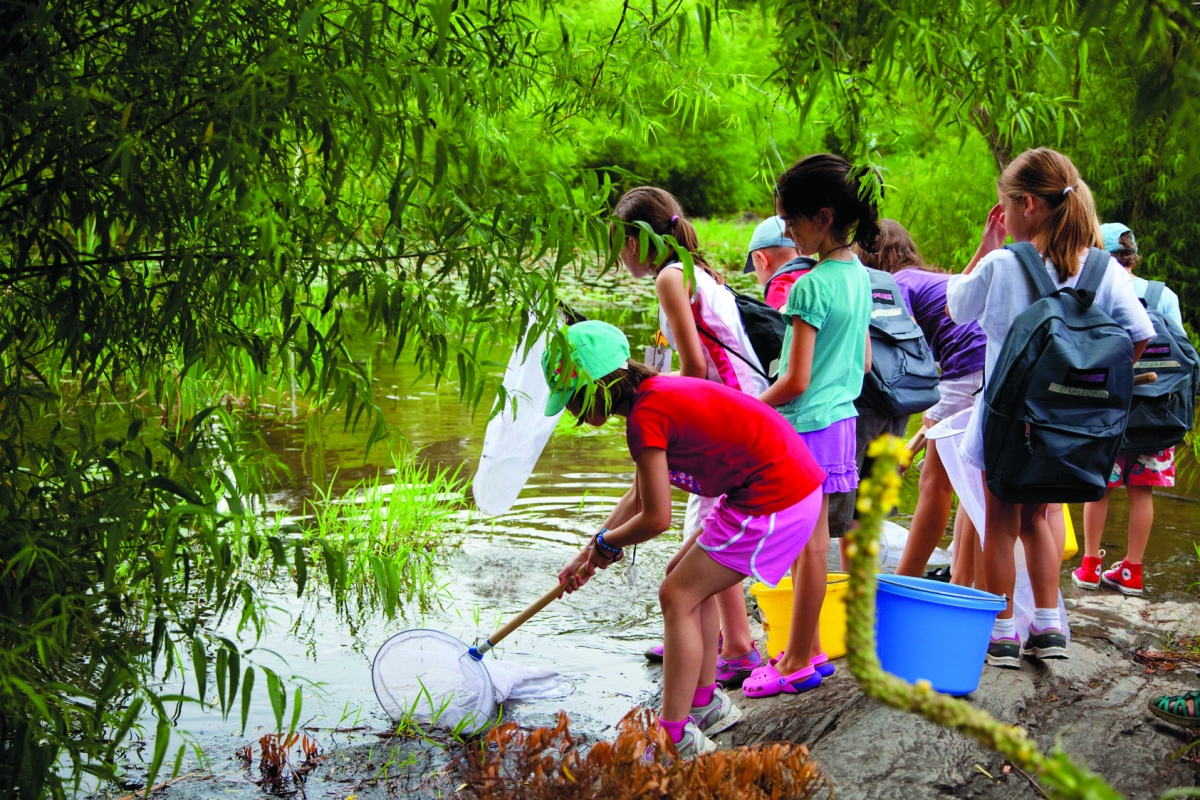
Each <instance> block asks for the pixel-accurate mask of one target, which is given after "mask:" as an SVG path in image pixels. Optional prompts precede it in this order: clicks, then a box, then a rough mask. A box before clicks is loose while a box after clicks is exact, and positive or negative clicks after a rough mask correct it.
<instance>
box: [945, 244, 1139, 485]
mask: <svg viewBox="0 0 1200 800" xmlns="http://www.w3.org/2000/svg"><path fill="white" fill-rule="evenodd" d="M1086 259H1087V255H1086V254H1085V255H1083V256H1081V257H1080V259H1079V264H1080V270H1079V271H1078V272H1076V273H1075V274H1074V275H1072V276H1070V277H1069V278H1067V279H1066V280H1065V281H1060V280H1059V279H1058V273H1057V272H1055V270H1054V265H1053V264H1052V263H1051V262H1050V261H1044V263H1045V267H1046V272H1047V273H1048V274H1049V276H1050V281H1051V282H1052V283H1053V284H1054V285H1055V286H1057V287H1058V288H1060V289H1062V288H1066V287H1072V288H1073V287H1074V286H1075V284H1076V283H1078V282H1079V276H1080V275H1082V274H1083V269H1082V267H1083V263H1084V261H1085V260H1086ZM1037 299H1038V295H1037V293H1036V290H1035V289H1034V287H1033V281H1031V280H1030V278H1029V275H1027V274H1026V272H1025V268H1024V267H1022V266H1021V262H1020V261H1018V260H1017V256H1016V254H1015V253H1013V252H1012V251H1011V250H1005V249H1003V248H1001V249H1000V250H993V251H992V252H990V253H988V254H987V255H986V256H984V257H983V259H982V260H981V261H980V262H979V263H978V264H977V265H975V269H974V270H972V271H971V274H970V275H952V276H950V282H949V283H948V284H947V286H946V308H947V310H948V311H949V312H950V319H952V320H954V321H955V322H957V323H959V324H960V325H961V324H964V323H967V322H971V321H972V320H978V322H979V327H981V328H983V332H984V334H985V335H986V336H987V348H986V357H985V359H984V371H983V374H984V380H985V381H986V380H988V379H989V378H991V375H992V369H993V368H994V367H995V366H996V361H997V359H999V358H1000V351H1001V350H1003V349H1004V340H1005V339H1006V338H1007V337H1008V332H1009V330H1010V329H1011V328H1012V325H1013V321H1014V320H1015V319H1016V318H1017V316H1018V315H1020V314H1021V312H1023V311H1025V310H1026V309H1027V308H1029V307H1030V306H1031V305H1033V303H1034V301H1035V300H1037ZM1093 302H1094V303H1095V304H1096V305H1097V306H1098V307H1099V308H1101V309H1103V310H1104V311H1105V312H1107V313H1108V315H1109V316H1110V317H1112V318H1113V320H1114V321H1115V322H1116V323H1117V324H1118V325H1120V326H1121V327H1122V328H1124V329H1125V330H1126V331H1128V333H1129V338H1131V339H1133V341H1135V342H1140V341H1142V340H1144V339H1153V338H1154V323H1153V322H1151V321H1150V315H1149V314H1147V313H1146V309H1145V307H1144V306H1143V305H1142V301H1141V300H1139V299H1138V296H1137V293H1136V292H1134V290H1133V277H1132V276H1131V275H1130V274H1129V273H1128V272H1126V271H1125V268H1124V267H1122V266H1121V265H1120V263H1118V262H1117V261H1116V259H1113V258H1110V259H1109V260H1108V269H1107V270H1106V271H1105V273H1104V277H1103V278H1102V279H1101V280H1100V286H1099V288H1098V289H1097V290H1096V299H1095V300H1094V301H1093ZM983 397H984V393H983V392H980V393H979V394H977V395H975V410H974V412H973V413H972V414H971V419H970V421H969V422H968V423H967V429H966V432H965V433H964V435H963V439H962V442H961V443H960V445H959V454H960V455H961V456H962V457H963V459H965V460H966V461H967V462H968V463H969V464H971V465H972V466H974V467H976V468H978V469H985V468H986V467H985V464H984V457H983V455H984V454H983V411H982V409H981V408H980V405H981V403H982V402H983Z"/></svg>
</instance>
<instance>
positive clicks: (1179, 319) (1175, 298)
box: [1133, 275, 1183, 330]
mask: <svg viewBox="0 0 1200 800" xmlns="http://www.w3.org/2000/svg"><path fill="white" fill-rule="evenodd" d="M1149 288H1150V281H1148V280H1146V279H1145V278H1139V277H1138V276H1136V275H1134V276H1133V290H1134V291H1135V292H1137V296H1138V297H1140V298H1142V299H1143V300H1144V299H1145V298H1146V291H1147V290H1148V289H1149ZM1156 310H1157V311H1158V313H1160V314H1162V315H1163V316H1164V317H1166V318H1167V319H1169V320H1171V321H1172V322H1174V323H1175V324H1176V325H1178V326H1179V329H1180V330H1183V314H1181V313H1180V312H1179V295H1177V294H1175V293H1174V292H1172V291H1171V290H1170V288H1168V287H1166V286H1164V287H1163V290H1162V296H1160V297H1159V298H1158V308H1157V309H1156Z"/></svg>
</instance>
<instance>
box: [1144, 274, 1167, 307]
mask: <svg viewBox="0 0 1200 800" xmlns="http://www.w3.org/2000/svg"><path fill="white" fill-rule="evenodd" d="M1165 288H1167V285H1166V284H1165V283H1163V282H1162V281H1150V285H1149V286H1147V287H1146V296H1145V297H1143V298H1142V299H1143V300H1145V301H1146V308H1153V309H1157V308H1158V303H1159V301H1160V300H1162V293H1163V289H1165Z"/></svg>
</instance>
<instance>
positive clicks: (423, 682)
mask: <svg viewBox="0 0 1200 800" xmlns="http://www.w3.org/2000/svg"><path fill="white" fill-rule="evenodd" d="M467 649H468V648H467V645H465V644H463V643H462V642H461V641H459V640H458V639H455V638H454V637H453V636H451V635H449V634H447V633H442V632H441V631H435V630H429V629H425V628H417V629H414V630H408V631H404V632H403V633H398V634H396V635H395V636H393V637H392V638H390V639H388V640H387V641H386V642H384V643H383V646H382V647H380V648H379V652H378V653H376V654H375V663H374V665H373V666H372V668H371V679H372V682H373V683H374V685H375V696H376V697H377V698H378V699H379V704H380V705H381V706H383V710H384V711H385V712H387V715H388V716H389V717H391V718H392V721H393V722H396V723H397V724H401V723H410V722H411V723H417V724H422V725H436V726H438V727H443V728H449V729H452V730H456V731H459V732H461V733H477V732H479V731H482V730H485V729H486V728H487V727H488V726H490V725H491V724H492V723H493V722H495V720H496V719H497V717H498V714H499V707H498V706H497V704H496V692H495V689H494V688H493V686H492V679H491V676H490V675H489V674H488V670H487V667H486V666H484V664H483V662H482V661H477V660H475V659H474V658H472V657H471V656H470V655H469V654H468V652H467Z"/></svg>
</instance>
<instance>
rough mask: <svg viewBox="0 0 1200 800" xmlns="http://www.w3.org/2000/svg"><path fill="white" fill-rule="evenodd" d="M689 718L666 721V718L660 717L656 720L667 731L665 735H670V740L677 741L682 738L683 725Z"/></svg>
mask: <svg viewBox="0 0 1200 800" xmlns="http://www.w3.org/2000/svg"><path fill="white" fill-rule="evenodd" d="M690 719H691V717H688V718H687V719H685V720H682V721H680V722H668V721H667V720H665V719H661V718H660V719H659V720H658V724H659V725H660V726H661V727H662V729H663V730H665V731H666V732H667V735H669V736H670V737H671V741H672V742H678V741H679V740H680V739H682V738H683V726H684V725H687V724H688V720H690Z"/></svg>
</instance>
